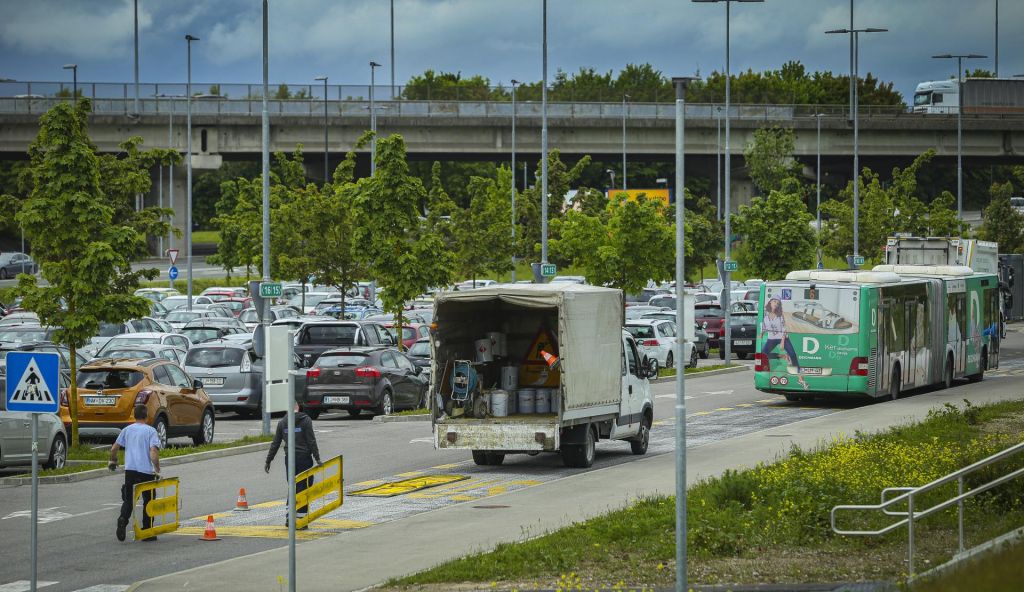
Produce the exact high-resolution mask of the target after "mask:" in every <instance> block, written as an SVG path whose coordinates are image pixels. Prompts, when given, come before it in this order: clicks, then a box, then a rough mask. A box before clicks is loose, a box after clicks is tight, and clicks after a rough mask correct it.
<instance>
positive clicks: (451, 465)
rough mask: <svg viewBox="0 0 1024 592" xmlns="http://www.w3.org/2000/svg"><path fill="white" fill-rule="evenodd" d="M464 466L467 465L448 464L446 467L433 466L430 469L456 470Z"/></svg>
mask: <svg viewBox="0 0 1024 592" xmlns="http://www.w3.org/2000/svg"><path fill="white" fill-rule="evenodd" d="M463 464H465V463H448V464H446V465H434V466H432V467H430V468H432V469H454V468H455V467H458V466H461V465H463Z"/></svg>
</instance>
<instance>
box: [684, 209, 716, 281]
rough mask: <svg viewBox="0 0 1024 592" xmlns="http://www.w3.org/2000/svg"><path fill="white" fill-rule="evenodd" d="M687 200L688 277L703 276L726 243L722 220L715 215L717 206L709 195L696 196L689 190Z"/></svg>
mask: <svg viewBox="0 0 1024 592" xmlns="http://www.w3.org/2000/svg"><path fill="white" fill-rule="evenodd" d="M687 194H688V195H687V197H686V201H687V202H689V203H690V207H688V208H686V222H685V228H686V269H687V278H690V279H697V278H698V276H699V277H701V278H703V273H704V268H705V267H707V266H708V265H710V264H711V263H713V262H714V261H715V259H717V258H718V253H719V252H721V250H722V247H723V245H724V244H725V242H724V239H725V233H724V229H723V228H722V222H721V221H720V220H718V219H717V216H716V215H715V206H714V205H713V204H712V203H711V200H710V199H708V198H707V197H701V198H694V197H692V196H690V195H689V191H687Z"/></svg>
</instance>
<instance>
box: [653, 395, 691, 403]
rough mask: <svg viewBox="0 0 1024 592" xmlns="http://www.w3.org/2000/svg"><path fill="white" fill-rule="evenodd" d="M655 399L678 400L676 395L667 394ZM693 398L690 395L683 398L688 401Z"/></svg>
mask: <svg viewBox="0 0 1024 592" xmlns="http://www.w3.org/2000/svg"><path fill="white" fill-rule="evenodd" d="M654 398H655V399H675V398H676V394H675V393H670V394H667V395H657V396H655V397H654ZM692 398H693V397H692V396H690V395H686V396H685V397H683V399H685V400H687V401H689V400H690V399H692Z"/></svg>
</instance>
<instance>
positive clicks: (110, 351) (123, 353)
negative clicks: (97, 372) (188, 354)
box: [95, 343, 185, 364]
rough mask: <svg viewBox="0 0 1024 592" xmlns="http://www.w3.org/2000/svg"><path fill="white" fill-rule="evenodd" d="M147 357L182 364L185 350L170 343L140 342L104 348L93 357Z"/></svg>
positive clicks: (115, 358) (142, 358)
mask: <svg viewBox="0 0 1024 592" xmlns="http://www.w3.org/2000/svg"><path fill="white" fill-rule="evenodd" d="M149 358H162V359H164V360H170V361H171V362H174V363H175V364H184V363H185V350H183V349H178V348H176V347H172V346H170V345H152V344H142V343H140V344H136V345H122V346H118V347H110V348H106V349H105V351H104V353H103V355H102V356H96V358H95V359H97V360H100V359H113V360H119V359H124V360H147V359H149Z"/></svg>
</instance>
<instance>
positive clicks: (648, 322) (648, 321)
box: [626, 318, 669, 327]
mask: <svg viewBox="0 0 1024 592" xmlns="http://www.w3.org/2000/svg"><path fill="white" fill-rule="evenodd" d="M667 322H669V321H666V320H665V319H643V318H640V319H629V320H628V321H626V326H627V327H628V326H630V325H633V326H636V327H642V326H646V325H657V324H658V323H667Z"/></svg>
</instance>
